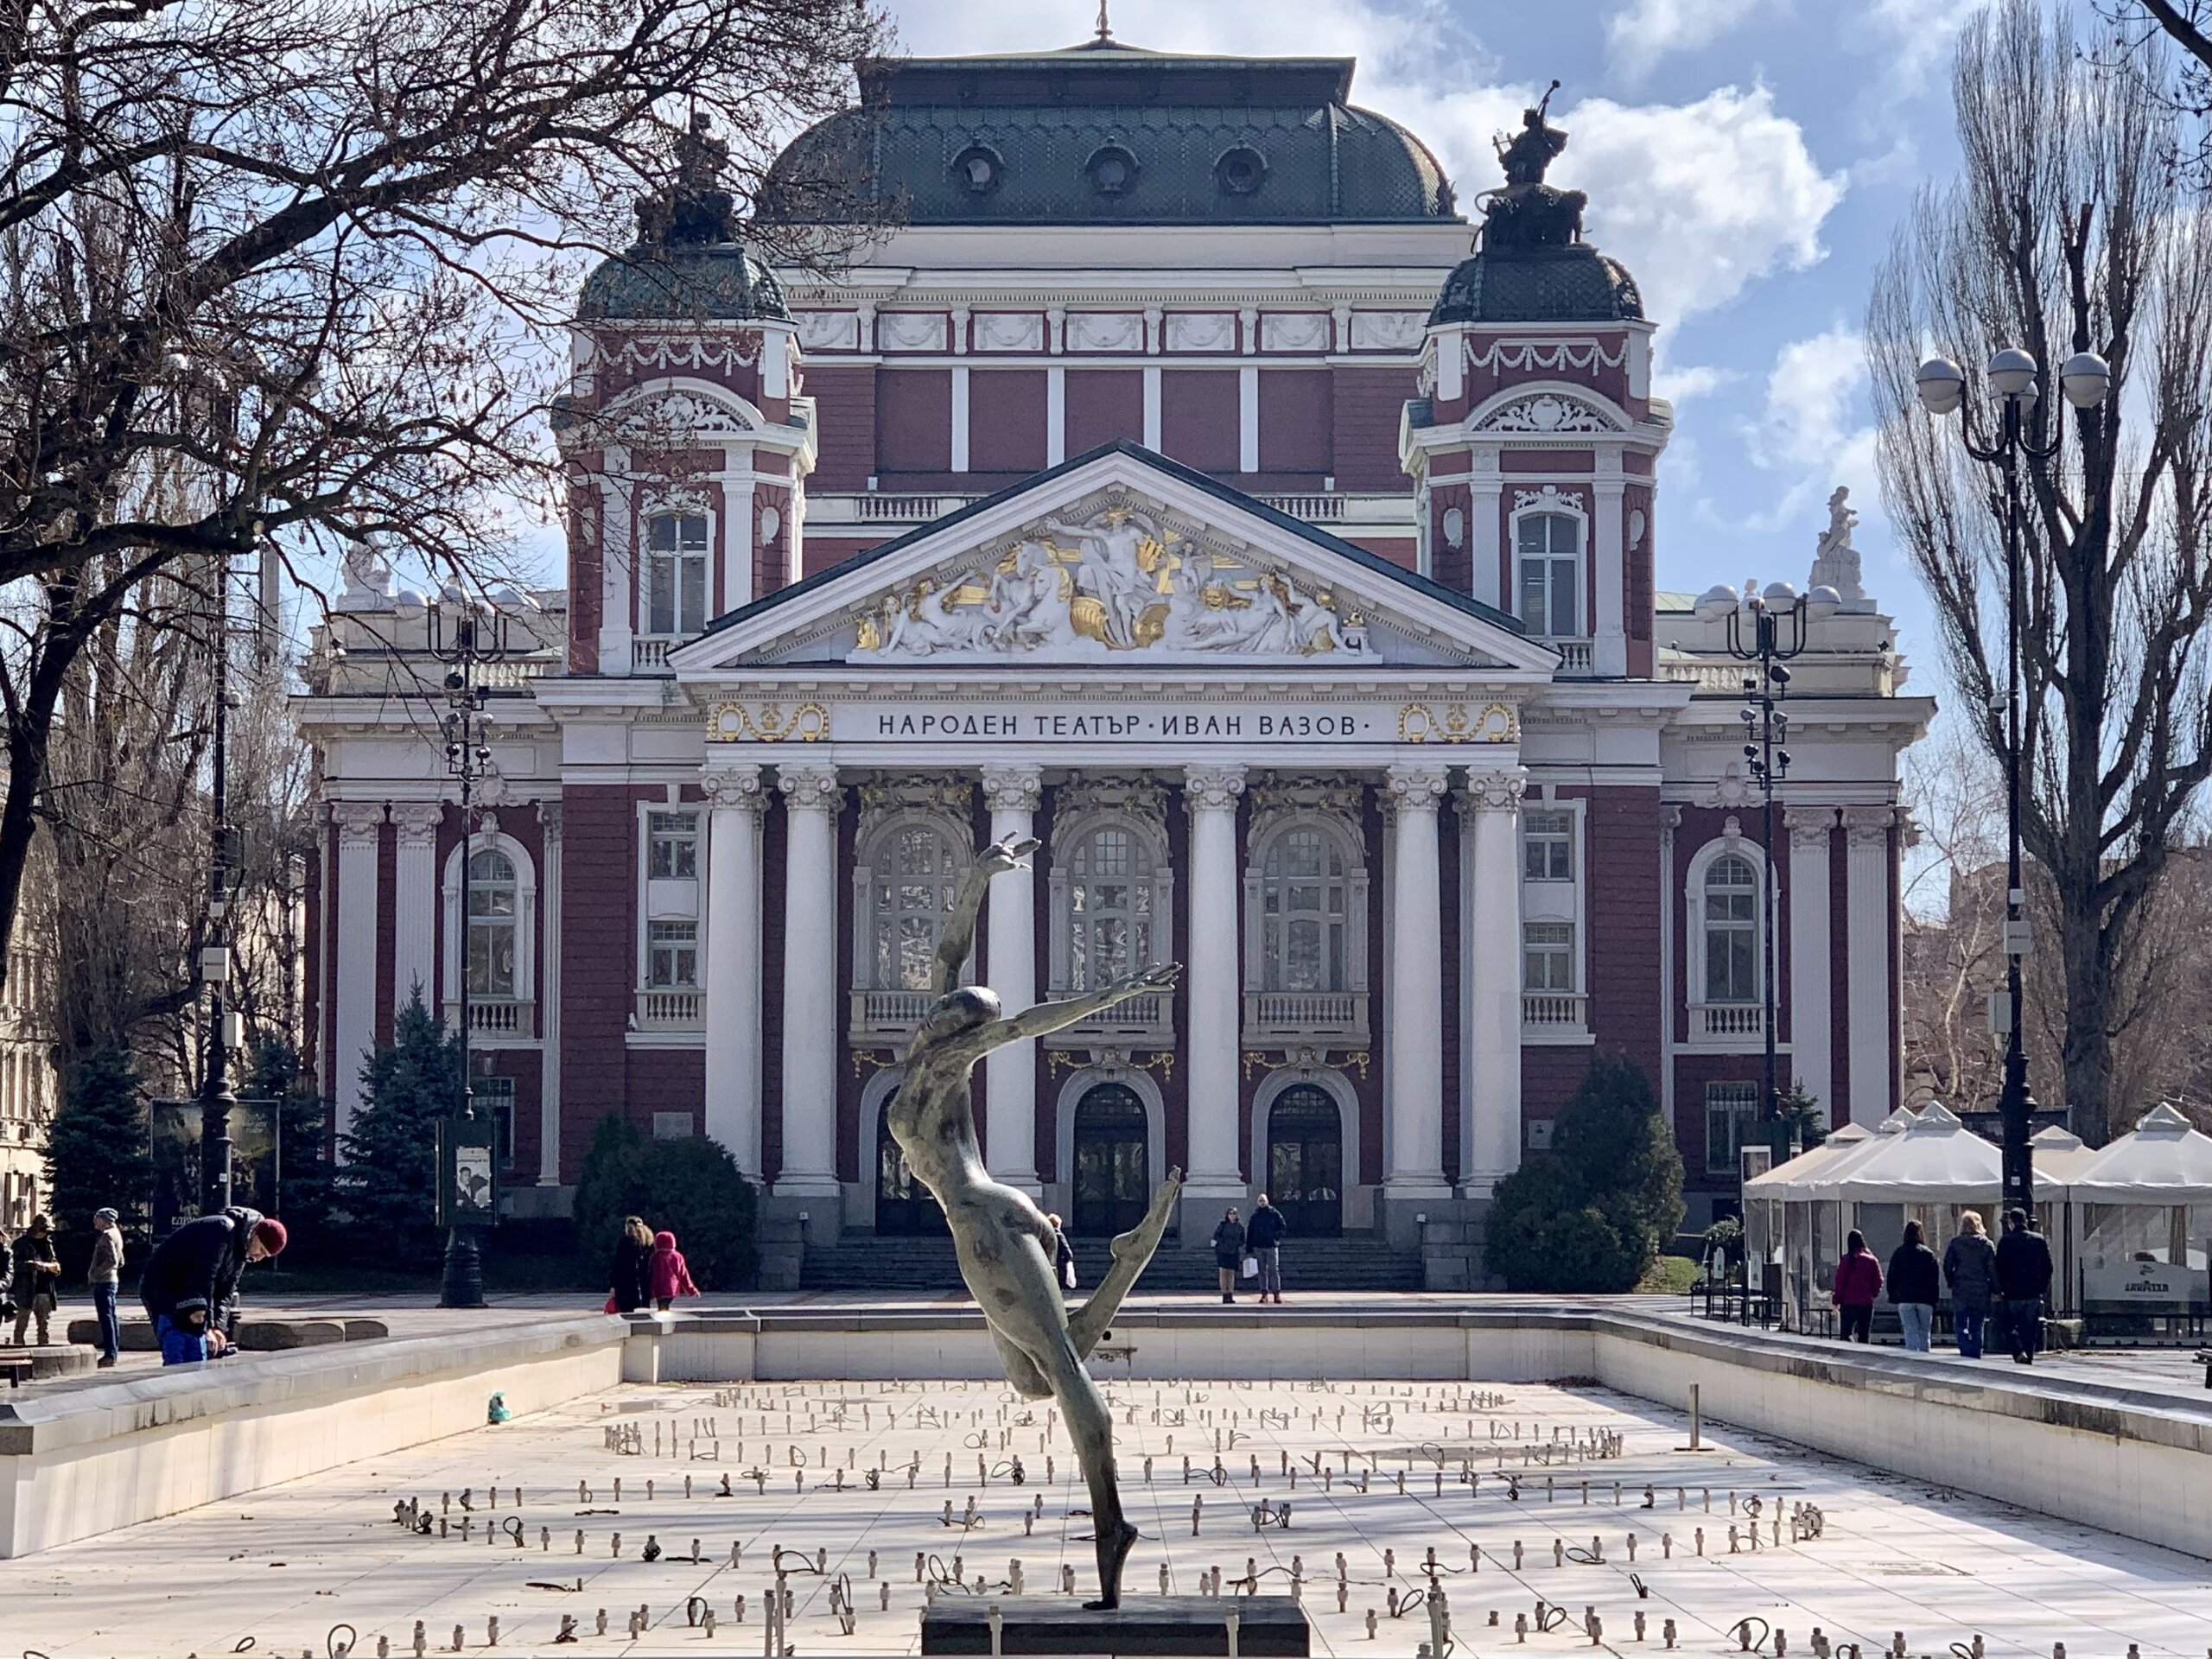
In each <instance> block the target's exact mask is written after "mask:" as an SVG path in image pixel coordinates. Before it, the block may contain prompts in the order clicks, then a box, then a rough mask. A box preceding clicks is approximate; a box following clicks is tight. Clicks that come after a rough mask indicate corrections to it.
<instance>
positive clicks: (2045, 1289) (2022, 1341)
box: [1997, 1206, 2050, 1365]
mask: <svg viewBox="0 0 2212 1659" xmlns="http://www.w3.org/2000/svg"><path fill="white" fill-rule="evenodd" d="M1997 1294H1998V1295H1999V1297H2000V1298H2001V1299H2002V1300H2003V1301H2004V1304H2005V1340H2006V1342H2007V1344H2009V1345H2010V1346H2011V1348H2012V1363H2014V1364H2015V1365H2032V1364H2034V1363H2036V1350H2037V1349H2038V1348H2040V1347H2041V1346H2042V1345H2043V1304H2044V1297H2046V1296H2048V1295H2049V1294H2050V1245H2049V1244H2047V1243H2044V1236H2043V1235H2042V1234H2041V1233H2037V1232H2031V1231H2030V1230H2028V1217H2027V1214H2026V1212H2025V1211H2023V1210H2020V1209H2019V1208H2018V1207H2017V1206H2016V1207H2014V1208H2012V1209H2011V1210H2007V1211H2005V1236H2004V1237H2003V1238H2001V1239H1999V1240H1998V1241H1997Z"/></svg>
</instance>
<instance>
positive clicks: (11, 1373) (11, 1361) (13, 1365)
mask: <svg viewBox="0 0 2212 1659" xmlns="http://www.w3.org/2000/svg"><path fill="white" fill-rule="evenodd" d="M31 1365H32V1360H31V1357H30V1356H29V1355H28V1354H9V1355H5V1356H0V1371H5V1372H7V1373H8V1386H9V1387H10V1388H11V1389H20V1388H22V1386H23V1379H24V1378H25V1377H28V1376H29V1375H30V1374H31Z"/></svg>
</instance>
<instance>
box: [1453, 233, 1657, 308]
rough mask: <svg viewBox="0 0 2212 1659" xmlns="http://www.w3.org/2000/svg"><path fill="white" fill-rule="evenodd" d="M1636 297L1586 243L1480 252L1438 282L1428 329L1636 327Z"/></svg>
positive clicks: (1615, 268) (1622, 275) (1618, 270)
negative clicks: (1451, 325) (1475, 325)
mask: <svg viewBox="0 0 2212 1659" xmlns="http://www.w3.org/2000/svg"><path fill="white" fill-rule="evenodd" d="M1642 319H1643V296H1642V295H1640V294H1638V293H1637V289H1636V278H1635V277H1631V276H1630V275H1629V274H1628V267H1627V266H1625V265H1624V264H1621V262H1620V261H1619V260H1618V259H1613V258H1609V257H1607V256H1605V254H1602V253H1600V252H1599V251H1598V250H1597V249H1595V248H1593V247H1592V246H1591V245H1589V244H1588V243H1586V242H1574V243H1569V244H1568V245H1566V246H1564V247H1507V248H1484V249H1483V250H1482V251H1479V252H1478V253H1476V254H1475V255H1474V256H1473V257H1471V258H1469V259H1465V260H1462V261H1461V262H1460V264H1459V268H1458V269H1457V270H1454V271H1453V272H1452V274H1451V275H1450V276H1449V277H1446V278H1445V279H1444V290H1443V292H1442V293H1440V294H1439V295H1438V296H1437V297H1436V308H1435V309H1434V310H1433V311H1431V312H1430V313H1429V317H1428V321H1429V326H1430V327H1435V326H1436V325H1437V324H1439V323H1446V322H1622V321H1629V322H1635V321H1641V320H1642Z"/></svg>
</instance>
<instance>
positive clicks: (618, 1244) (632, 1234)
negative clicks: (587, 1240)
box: [607, 1216, 653, 1313]
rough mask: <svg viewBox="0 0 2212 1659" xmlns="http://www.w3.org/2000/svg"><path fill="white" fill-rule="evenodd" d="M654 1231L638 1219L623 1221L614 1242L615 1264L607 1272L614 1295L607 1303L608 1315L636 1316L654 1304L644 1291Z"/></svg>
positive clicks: (631, 1218)
mask: <svg viewBox="0 0 2212 1659" xmlns="http://www.w3.org/2000/svg"><path fill="white" fill-rule="evenodd" d="M652 1253H653V1230H652V1228H650V1227H648V1226H646V1225H645V1222H644V1220H643V1219H642V1218H640V1217H637V1216H625V1217H622V1231H621V1232H620V1235H618V1236H616V1238H615V1240H614V1262H613V1266H612V1267H610V1268H608V1269H607V1282H608V1284H609V1285H610V1287H612V1290H613V1294H611V1295H609V1296H608V1297H607V1312H608V1313H636V1312H637V1311H638V1310H639V1308H641V1307H643V1306H645V1304H646V1303H647V1302H649V1301H651V1300H652V1294H651V1293H650V1292H649V1291H648V1290H647V1289H646V1287H645V1264H646V1262H649V1261H651V1260H652Z"/></svg>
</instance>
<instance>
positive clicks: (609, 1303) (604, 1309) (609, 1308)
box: [599, 1296, 621, 1313]
mask: <svg viewBox="0 0 2212 1659" xmlns="http://www.w3.org/2000/svg"><path fill="white" fill-rule="evenodd" d="M599 1311H600V1312H601V1313H620V1312H621V1310H620V1308H618V1307H616V1306H614V1299H613V1297H612V1296H609V1297H608V1298H607V1306H605V1307H602V1308H601V1309H600V1310H599Z"/></svg>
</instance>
